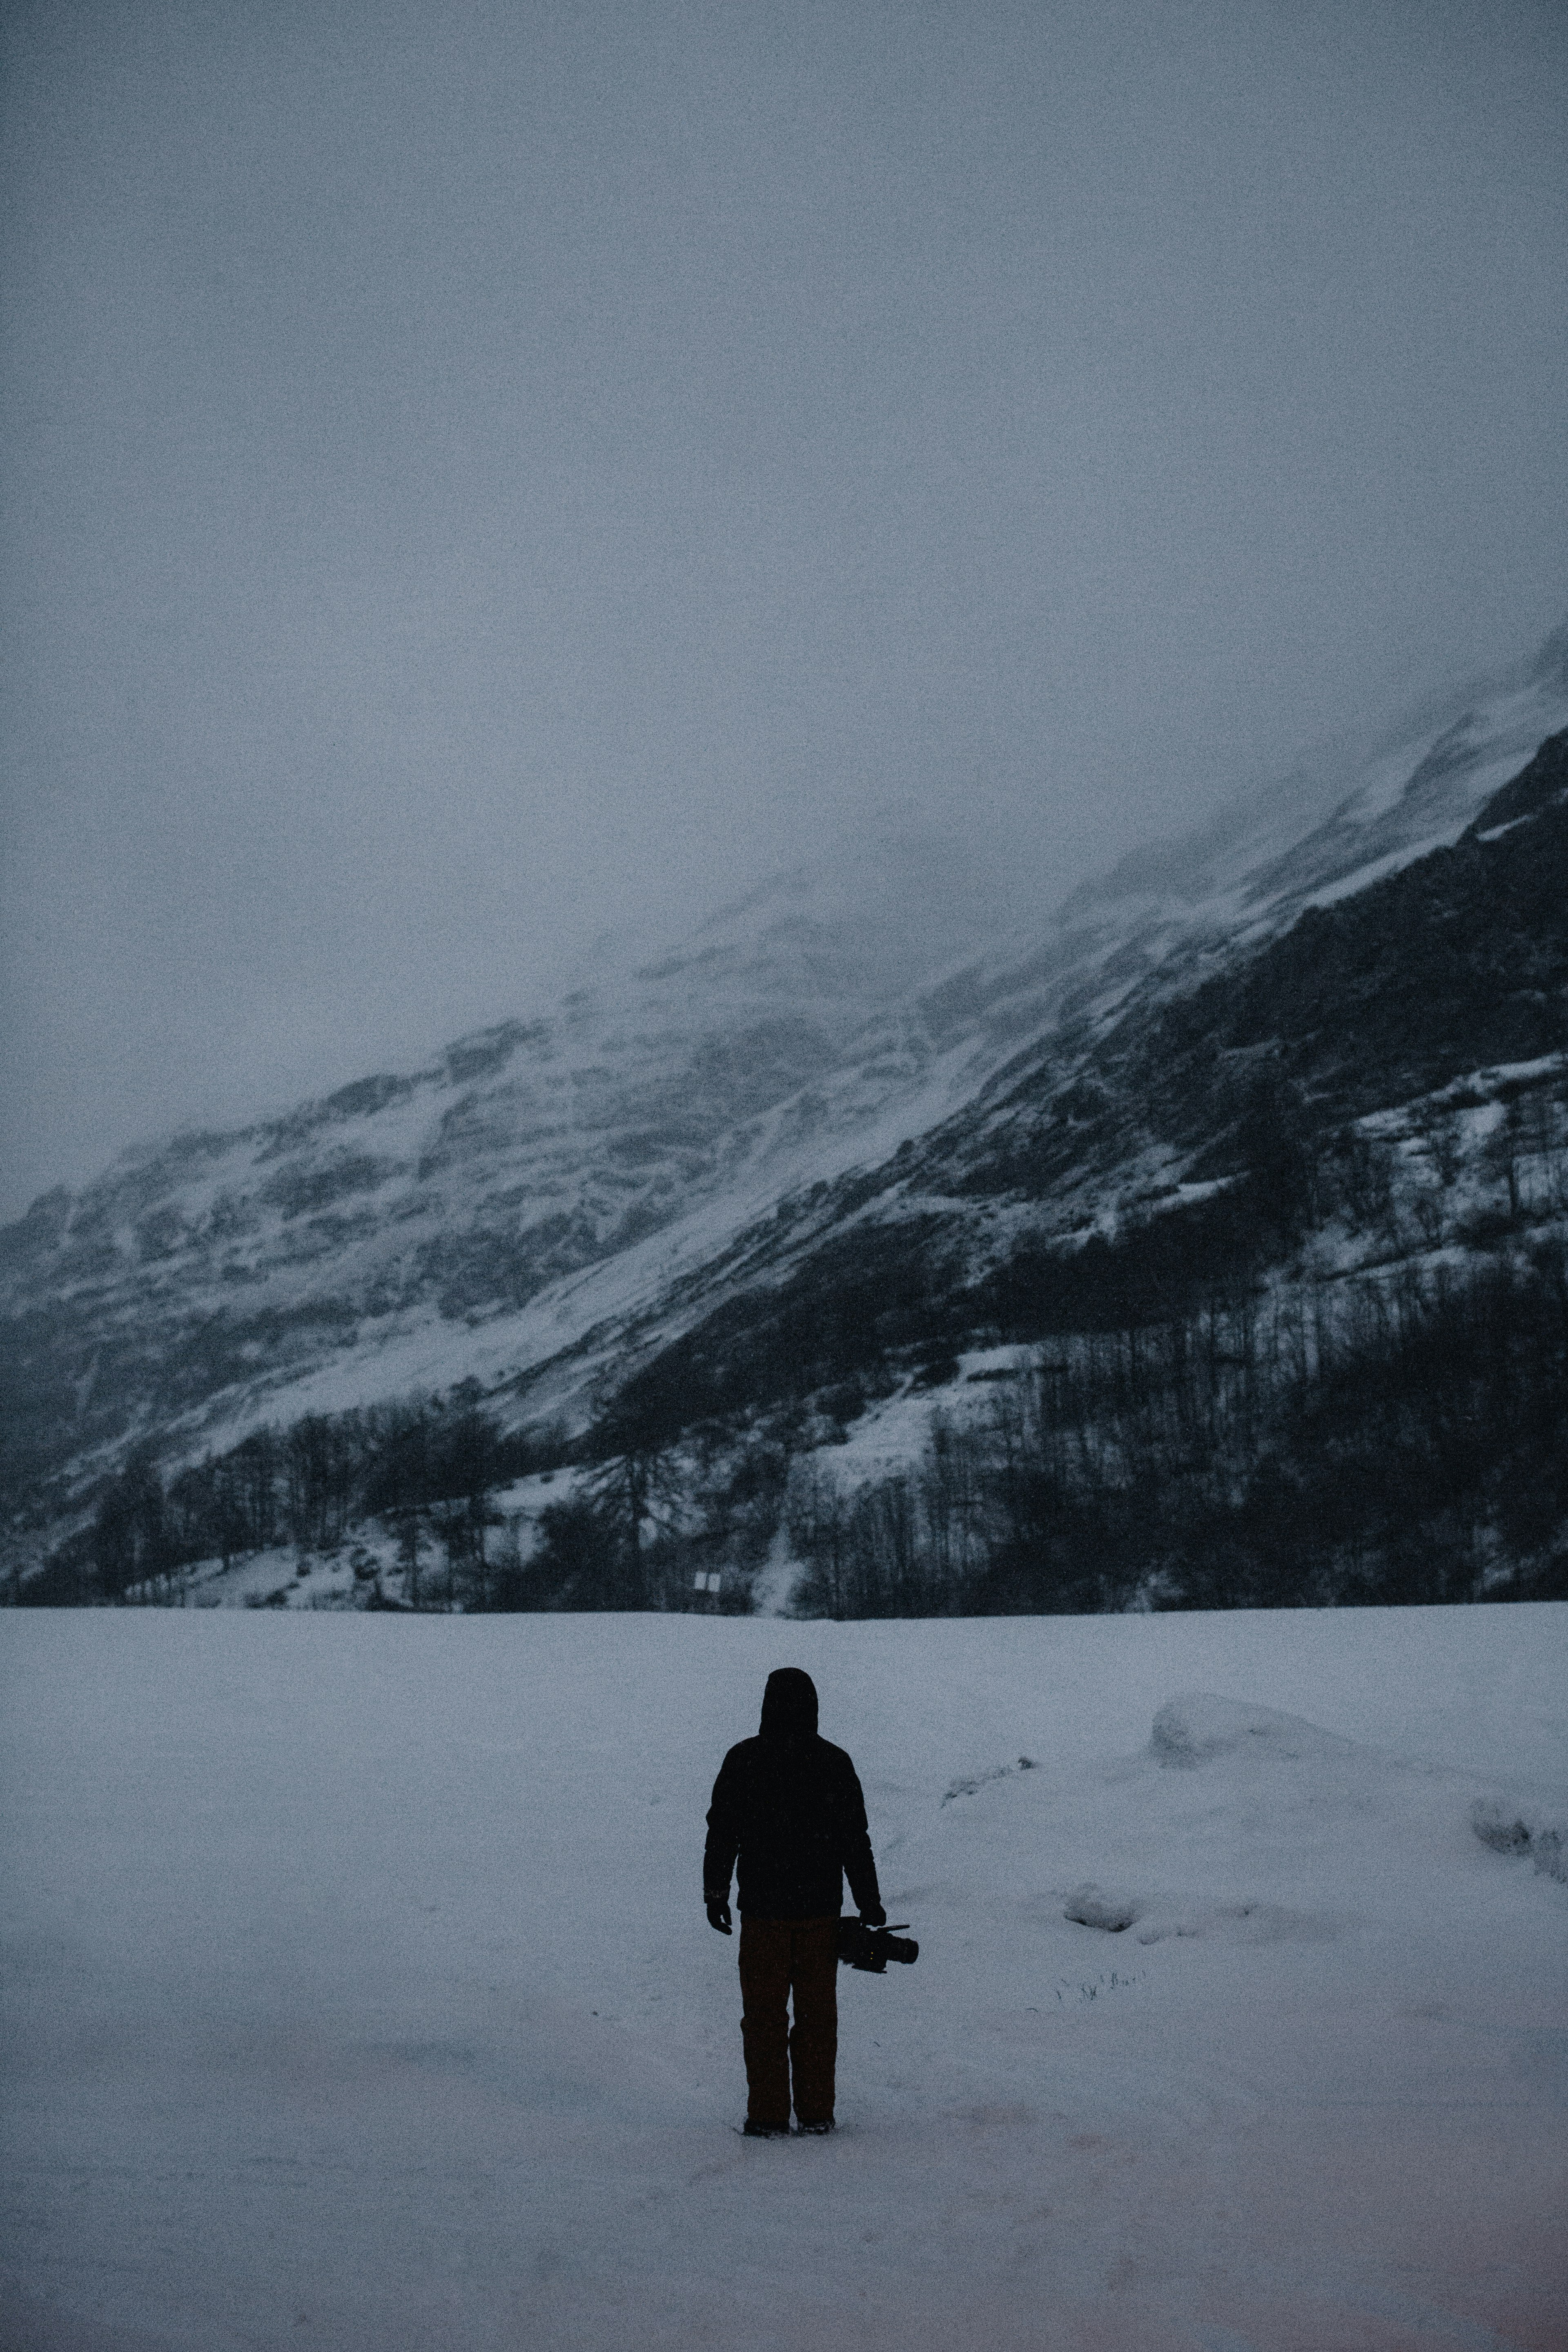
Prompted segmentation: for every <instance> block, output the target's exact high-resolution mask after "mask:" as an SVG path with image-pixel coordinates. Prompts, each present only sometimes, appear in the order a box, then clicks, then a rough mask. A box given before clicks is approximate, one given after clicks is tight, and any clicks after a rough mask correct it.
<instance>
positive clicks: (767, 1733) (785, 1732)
mask: <svg viewBox="0 0 1568 2352" xmlns="http://www.w3.org/2000/svg"><path fill="white" fill-rule="evenodd" d="M762 1737H763V1738H764V1739H812V1738H815V1737H816V1684H815V1683H814V1682H813V1681H812V1679H811V1676H810V1675H807V1674H803V1673H802V1671H801V1669H800V1668H799V1666H780V1667H779V1668H778V1669H777V1671H776V1672H775V1673H773V1674H771V1675H769V1676H768V1683H767V1688H766V1689H765V1690H764V1691H763V1722H762Z"/></svg>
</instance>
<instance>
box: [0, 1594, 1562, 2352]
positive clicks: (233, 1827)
mask: <svg viewBox="0 0 1568 2352" xmlns="http://www.w3.org/2000/svg"><path fill="white" fill-rule="evenodd" d="M779 1664H801V1665H804V1666H805V1667H806V1668H807V1669H808V1670H809V1671H810V1672H811V1673H812V1674H813V1675H815V1677H816V1681H817V1683H818V1686H819V1689H820V1691H821V1696H822V1719H823V1728H824V1730H825V1732H826V1735H827V1736H828V1737H829V1738H836V1739H837V1740H839V1741H840V1742H841V1743H842V1744H843V1745H845V1746H847V1748H849V1749H850V1751H851V1753H852V1754H853V1755H854V1756H855V1758H856V1759H857V1762H858V1765H859V1767H860V1770H861V1775H862V1778H863V1780H864V1782H865V1785H866V1790H867V1796H868V1802H869V1807H870V1813H871V1824H872V1834H873V1838H874V1841H875V1843H876V1845H877V1850H878V1854H879V1861H880V1863H881V1866H882V1874H883V1885H884V1889H885V1891H886V1894H887V1897H888V1902H889V1911H890V1914H891V1916H892V1917H893V1918H894V1919H899V1920H903V1919H907V1920H910V1922H911V1923H912V1925H913V1930H914V1932H915V1933H916V1934H917V1935H918V1936H919V1937H920V1938H921V1947H922V1949H921V1959H920V1963H919V1965H918V1966H917V1967H916V1968H914V1969H907V1970H900V1971H889V1975H888V1977H887V1978H885V1979H876V1978H867V1977H858V1976H854V1975H850V1974H848V1973H847V1972H846V1973H844V1974H843V1975H842V1976H841V1979H840V2020H841V2026H840V2032H841V2043H840V2067H839V2117H840V2126H841V2128H840V2131H839V2133H838V2135H837V2137H835V2138H833V2139H829V2140H826V2141H815V2140H808V2141H797V2140H791V2141H788V2142H784V2143H777V2144H768V2143H755V2142H746V2141H742V2139H741V2138H740V2137H737V2135H736V2132H735V2130H734V2126H735V2125H736V2124H737V2123H738V2122H739V2120H740V2116H741V2114H742V2100H743V2084H742V2069H741V2053H740V2037H739V2032H738V2030H737V2028H738V2016H739V2000H738V1994H737V1988H736V1982H735V1972H734V1946H733V1944H732V1943H728V1942H725V1941H723V1940H721V1938H720V1937H717V1936H714V1935H713V1934H712V1933H711V1932H710V1930H709V1928H708V1927H707V1926H706V1924H705V1923H704V1920H703V1916H702V1912H701V1907H700V1900H699V1881H700V1868H699V1863H700V1844H701V1832H702V1814H703V1811H704V1808H705V1806H706V1802H707V1795H708V1790H709V1786H710V1781H711V1778H712V1775H713V1772H714V1770H715V1769H716V1768H717V1765H718V1762H719V1759H720V1757H721V1754H722V1751H723V1749H724V1748H725V1747H726V1746H727V1745H728V1744H729V1743H730V1742H731V1741H732V1740H734V1739H736V1738H741V1737H743V1736H744V1735H746V1734H747V1733H749V1732H750V1731H751V1730H752V1729H753V1728H754V1727H755V1720H756V1711H757V1704H758V1701H759V1698H760V1695H761V1690H762V1684H763V1676H764V1675H765V1674H766V1672H767V1670H768V1669H769V1668H770V1667H772V1666H774V1665H779ZM0 1672H3V1677H4V1689H3V1698H4V1732H3V1742H4V1747H3V1759H4V1788H5V1833H4V1853H3V1854H0V1861H3V1864H4V1869H5V1894H4V1898H3V1900H4V1908H5V1947H4V1949H5V2007H6V2012H7V2017H6V2024H7V2033H6V2042H5V2060H4V2088H5V2125H4V2132H5V2167H4V2172H5V2188H4V2209H3V2210H4V2238H3V2243H0V2280H3V2282H4V2287H3V2306H4V2320H3V2322H0V2344H4V2345H5V2347H13V2348H14V2352H42V2347H48V2352H171V2347H182V2352H242V2348H243V2352H281V2347H285V2346H288V2347H311V2346H316V2347H322V2352H339V2347H341V2352H372V2347H374V2352H490V2348H491V2347H498V2352H499V2347H509V2352H510V2347H528V2352H532V2347H539V2352H556V2347H561V2352H565V2347H582V2352H611V2347H616V2352H619V2347H634V2346H635V2347H668V2352H676V2348H677V2347H681V2352H684V2348H685V2347H703V2346H715V2347H717V2346H721V2345H730V2344H737V2345H745V2346H747V2347H756V2352H796V2348H797V2347H806V2346H811V2347H817V2346H819V2345H822V2344H824V2343H832V2342H839V2341H843V2342H848V2343H852V2344H854V2345H857V2346H863V2347H869V2352H893V2347H910V2352H922V2347H942V2352H946V2347H970V2346H975V2347H986V2352H1022V2347H1029V2352H1047V2347H1073V2352H1189V2347H1191V2352H1247V2347H1255V2352H1264V2347H1268V2352H1363V2347H1366V2352H1396V2347H1397V2352H1403V2347H1455V2352H1486V2347H1501V2346H1509V2347H1530V2352H1562V2347H1563V2346H1564V2345H1568V2317H1565V2316H1564V2314H1568V2252H1565V2245H1568V2233H1565V2232H1564V2231H1563V2214H1564V2212H1565V2211H1568V2177H1565V2175H1568V2166H1565V2160H1564V2157H1565V2149H1568V2132H1565V2129H1564V2126H1565V2124H1568V2030H1565V2020H1564V1988H1565V1981H1568V1966H1565V1963H1568V1887H1565V1886H1564V1885H1563V1884H1562V1883H1561V1881H1560V1879H1559V1877H1557V1876H1555V1875H1553V1874H1552V1871H1553V1867H1555V1868H1556V1869H1557V1870H1561V1868H1562V1866H1563V1865H1562V1855H1561V1850H1560V1849H1556V1850H1554V1849H1553V1847H1552V1842H1551V1834H1550V1832H1551V1831H1552V1828H1553V1826H1555V1827H1557V1828H1559V1829H1561V1828H1563V1826H1564V1825H1565V1824H1568V1739H1565V1737H1564V1734H1565V1731H1568V1608H1563V1607H1556V1606H1538V1607H1524V1606H1515V1607H1508V1608H1504V1607H1498V1608H1475V1609H1468V1610H1452V1611H1449V1610H1422V1611H1414V1610H1412V1611H1401V1610H1388V1611H1357V1612H1343V1613H1340V1614H1319V1613H1312V1612H1292V1613H1287V1614H1279V1615H1263V1614H1258V1615H1251V1614H1243V1615H1234V1616H1224V1617H1218V1616H1152V1617H1121V1618H1105V1617H1101V1618H1081V1619H1072V1620H1059V1619H1058V1620H1053V1619H1028V1620H1014V1621H1007V1622H994V1621H993V1622H957V1623H918V1624H912V1623H911V1624H898V1623H895V1624H862V1625H842V1626H840V1625H832V1624H826V1623H803V1624H794V1623H786V1622H779V1621H758V1620H733V1619H718V1618H715V1619H703V1618H696V1617H687V1618H660V1617H641V1618H623V1617H575V1618H573V1617H548V1618H526V1617H524V1618H519V1617H480V1618H461V1617H450V1618H448V1617H434V1618H406V1617H396V1616H390V1617H389V1616H371V1617H365V1616H343V1615H332V1614H329V1613H326V1612H320V1613H310V1612H297V1613H290V1614H283V1613H274V1612H266V1613H258V1612H217V1611H211V1612H208V1611H202V1612H195V1611H193V1612H164V1611H147V1612H141V1611H125V1612H58V1613H55V1612H36V1613H35V1612H6V1614H5V1616H4V1617H0ZM1194 1694H1207V1695H1210V1696H1207V1697H1205V1698H1203V1699H1202V1700H1199V1699H1198V1698H1196V1697H1194V1696H1193V1695H1194ZM1172 1702H1178V1703H1177V1704H1175V1705H1173V1704H1172ZM1220 1702H1224V1703H1223V1704H1222V1703H1220ZM1268 1710H1273V1711H1275V1712H1274V1713H1272V1714H1270V1713H1269V1712H1268ZM1281 1717H1285V1718H1289V1719H1286V1720H1281V1719H1280V1718H1281ZM1025 1758H1027V1759H1030V1762H1029V1764H1028V1765H1027V1766H1025V1765H1024V1764H1023V1762H1022V1760H1021V1759H1025ZM1478 1801H1479V1802H1480V1803H1481V1805H1482V1807H1483V1808H1486V1807H1490V1808H1491V1809H1492V1811H1490V1812H1487V1811H1484V1810H1483V1812H1482V1815H1481V1820H1482V1822H1483V1825H1485V1824H1486V1823H1488V1822H1490V1823H1491V1825H1492V1829H1491V1834H1492V1839H1493V1843H1490V1844H1489V1843H1486V1842H1485V1841H1484V1840H1483V1839H1482V1838H1481V1837H1480V1836H1479V1835H1478V1834H1477V1833H1476V1830H1475V1828H1474V1826H1473V1822H1472V1814H1473V1809H1474V1807H1475V1806H1476V1804H1477V1802H1478ZM1515 1821H1522V1822H1523V1823H1524V1824H1525V1828H1526V1830H1527V1831H1532V1832H1533V1836H1534V1843H1533V1848H1532V1849H1531V1850H1528V1851H1527V1850H1524V1847H1523V1833H1522V1832H1521V1836H1520V1837H1519V1838H1516V1839H1515V1840H1514V1841H1513V1843H1514V1845H1515V1846H1516V1847H1518V1848H1519V1849H1520V1850H1518V1851H1513V1852H1510V1851H1508V1850H1507V1848H1508V1845H1509V1839H1508V1836H1507V1834H1506V1833H1507V1832H1508V1830H1509V1828H1510V1825H1511V1824H1512V1823H1513V1822H1515ZM1537 1863H1540V1864H1546V1865H1548V1866H1547V1867H1537V1866H1536V1864H1537ZM1073 1912H1077V1913H1079V1914H1080V1915H1082V1916H1081V1917H1080V1918H1074V1917H1071V1916H1067V1915H1068V1914H1070V1913H1073ZM1096 1919H1098V1920H1100V1921H1101V1922H1103V1923H1104V1924H1101V1925H1092V1924H1084V1922H1085V1921H1092V1920H1096ZM1122 1921H1125V1922H1126V1923H1127V1924H1125V1925H1123V1926H1121V1927H1120V1931H1119V1932H1114V1931H1113V1929H1114V1928H1115V1927H1116V1923H1118V1922H1122Z"/></svg>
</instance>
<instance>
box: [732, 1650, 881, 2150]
mask: <svg viewBox="0 0 1568 2352" xmlns="http://www.w3.org/2000/svg"><path fill="white" fill-rule="evenodd" d="M737 1857H739V1861H740V1885H739V1890H738V1901H739V1904H740V1909H741V2009H742V2015H741V2041H742V2048H743V2049H744V2052H745V2057H746V2094H747V2096H746V2121H745V2125H744V2129H745V2131H746V2133H747V2134H748V2135H749V2137H752V2138H753V2139H773V2138H777V2137H781V2136H782V2135H784V2134H785V2133H787V2132H788V2130H789V2113H790V2092H791V2084H792V2077H793V2084H794V2094H795V2120H796V2122H797V2124H798V2126H799V2128H800V2129H801V2130H802V2131H803V2132H830V2131H831V2130H832V2129H833V2092H834V2079H833V2078H834V2066H835V2063H836V2060H837V2053H838V1913H839V1906H840V1904H841V1903H842V1901H843V1896H844V1877H845V1874H846V1873H847V1874H848V1878H849V1891H850V1893H851V1894H852V1895H853V1896H854V1898H855V1901H856V1903H857V1904H858V1906H859V1912H860V1916H861V1919H862V1920H863V1921H864V1923H865V1925H866V1926H867V1927H883V1926H885V1925H886V1923H887V1917H888V1915H887V1913H886V1912H885V1911H884V1910H883V1908H882V1899H881V1896H880V1895H879V1893H878V1890H877V1865H876V1864H875V1862H874V1861H873V1860H872V1858H871V1841H870V1838H869V1836H868V1833H867V1829H866V1801H865V1799H864V1797H862V1795H861V1793H860V1783H859V1780H858V1779H857V1777H856V1772H855V1767H854V1765H853V1764H852V1763H851V1762H850V1760H849V1759H848V1757H847V1755H846V1754H845V1752H844V1750H843V1748H834V1747H832V1746H831V1745H830V1744H829V1743H828V1741H826V1739H822V1738H818V1737H817V1730H816V1684H815V1683H814V1682H813V1681H812V1679H811V1676H810V1675H807V1674H803V1673H802V1672H801V1670H800V1668H799V1667H798V1666H781V1667H780V1668H779V1669H778V1671H777V1673H776V1674H771V1675H769V1676H768V1681H767V1688H766V1689H765V1690H764V1691H763V1720H762V1727H761V1729H760V1730H759V1732H758V1734H757V1737H756V1738H754V1739H742V1741H741V1743H740V1745H739V1746H738V1747H736V1748H731V1750H730V1752H729V1754H728V1755H727V1756H726V1757H725V1759H724V1761H723V1763H722V1765H721V1767H720V1770H719V1778H718V1779H717V1780H715V1782H714V1783H713V1802H712V1804H711V1805H710V1808H709V1812H708V1843H707V1846H706V1848H705V1849H704V1852H703V1856H702V1899H703V1902H704V1903H705V1905H706V1906H707V1910H708V1924H709V1926H710V1927H716V1928H717V1929H718V1931H719V1933H720V1935H721V1936H727V1935H729V1934H730V1932H731V1927H730V1874H731V1870H733V1868H734V1867H735V1864H736V1859H737ZM792 1994H793V1995H794V1998H795V2030H794V2032H789V2031H788V2012H789V2000H790V1997H791V1995H792Z"/></svg>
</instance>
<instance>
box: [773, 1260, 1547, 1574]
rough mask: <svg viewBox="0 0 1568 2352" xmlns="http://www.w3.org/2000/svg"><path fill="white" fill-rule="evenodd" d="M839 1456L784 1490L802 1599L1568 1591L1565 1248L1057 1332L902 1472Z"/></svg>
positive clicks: (939, 1422)
mask: <svg viewBox="0 0 1568 2352" xmlns="http://www.w3.org/2000/svg"><path fill="white" fill-rule="evenodd" d="M829 1459H830V1456H828V1455H826V1454H816V1455H813V1456H810V1457H808V1458H807V1459H806V1460H805V1461H804V1462H802V1463H801V1464H800V1465H798V1467H797V1470H796V1473H795V1477H794V1478H793V1480H792V1483H791V1487H790V1492H789V1498H788V1510H789V1515H790V1528H791V1534H792V1538H793V1543H794V1548H795V1550H796V1552H797V1554H798V1555H799V1556H800V1557H801V1558H802V1559H805V1561H806V1563H807V1572H806V1576H805V1580H804V1583H803V1586H802V1588H801V1589H800V1591H799V1593H798V1596H797V1606H798V1607H799V1608H800V1609H801V1610H803V1611H804V1612H808V1613H812V1614H824V1615H829V1616H835V1617H868V1616H908V1615H942V1614H973V1613H984V1612H1034V1611H1052V1612H1059V1611H1081V1610H1104V1609H1124V1608H1128V1607H1135V1606H1147V1607H1155V1608H1216V1609H1217V1608H1236V1607H1274V1608H1278V1607H1292V1606H1321V1605H1326V1604H1332V1603H1347V1602H1349V1603H1356V1602H1363V1603H1364V1602H1383V1603H1392V1602H1409V1601H1471V1600H1476V1599H1479V1598H1484V1597H1489V1596H1495V1597H1499V1598H1508V1597H1542V1598H1546V1597H1555V1598H1568V1262H1565V1258H1564V1252H1563V1245H1562V1244H1561V1243H1560V1242H1556V1241H1552V1242H1548V1243H1546V1244H1542V1246H1540V1247H1539V1248H1538V1249H1537V1250H1536V1251H1535V1252H1534V1253H1533V1255H1532V1256H1531V1259H1530V1260H1529V1261H1528V1262H1527V1263H1523V1264H1521V1263H1511V1264H1510V1263H1503V1264H1497V1265H1489V1266H1488V1267H1486V1268H1485V1269H1483V1270H1482V1271H1480V1272H1479V1273H1474V1274H1471V1275H1469V1276H1468V1277H1460V1276H1456V1275H1455V1274H1453V1273H1452V1272H1451V1271H1450V1270H1449V1269H1447V1268H1446V1267H1445V1266H1443V1265H1438V1266H1437V1267H1436V1269H1435V1270H1433V1271H1429V1272H1426V1273H1425V1274H1424V1273H1423V1272H1422V1271H1421V1270H1420V1269H1419V1268H1418V1267H1416V1266H1415V1265H1405V1266H1404V1267H1402V1268H1400V1269H1399V1270H1398V1271H1397V1272H1396V1273H1395V1274H1394V1275H1392V1276H1388V1277H1385V1278H1383V1279H1378V1278H1373V1277H1361V1278H1357V1279H1352V1280H1347V1281H1342V1282H1335V1283H1330V1282H1320V1283H1317V1284H1310V1283H1309V1284H1302V1285H1300V1286H1290V1287H1288V1288H1282V1289H1280V1290H1279V1291H1276V1292H1273V1293H1263V1292H1259V1291H1256V1290H1252V1289H1244V1290H1240V1291H1237V1292H1235V1293H1232V1294H1230V1295H1229V1296H1223V1295H1216V1296H1215V1297H1212V1298H1211V1299H1210V1300H1209V1301H1208V1302H1207V1304H1206V1305H1205V1307H1204V1308H1203V1310H1202V1311H1201V1312H1200V1313H1198V1314H1197V1315H1195V1316H1193V1317H1190V1318H1179V1319H1173V1320H1172V1321H1170V1322H1168V1323H1166V1324H1163V1325H1157V1326H1152V1327H1143V1328H1139V1327H1137V1326H1131V1325H1130V1326H1129V1327H1127V1328H1124V1329H1121V1330H1118V1331H1101V1332H1089V1333H1078V1334H1064V1335H1061V1336H1059V1337H1058V1338H1057V1339H1052V1340H1050V1341H1048V1342H1046V1343H1044V1344H1042V1345H1041V1346H1039V1347H1038V1348H1037V1349H1033V1350H1029V1351H1026V1352H1022V1353H1021V1360H1020V1364H1019V1367H1018V1370H1016V1374H1014V1375H1013V1376H1011V1377H1009V1378H1006V1379H1004V1380H1001V1381H996V1382H995V1383H994V1385H993V1388H992V1391H991V1402H990V1408H989V1410H988V1411H986V1412H983V1413H979V1414H977V1415H975V1416H974V1417H973V1418H972V1419H969V1420H966V1421H964V1422H963V1423H958V1422H955V1421H953V1420H952V1419H947V1418H943V1417H941V1416H939V1417H937V1418H936V1419H935V1420H934V1423H933V1427H932V1431H931V1439H930V1443H929V1444H928V1446H927V1448H926V1450H925V1453H924V1454H923V1456H922V1458H921V1460H920V1462H919V1463H918V1464H917V1465H915V1467H914V1468H913V1469H911V1470H910V1472H908V1473H905V1474H900V1475H895V1476H891V1477H889V1478H885V1479H883V1480H880V1481H879V1482H877V1483H875V1484H873V1485H871V1486H865V1487H861V1488H859V1489H858V1490H857V1491H854V1492H849V1493H847V1492H845V1491H843V1490H842V1489H841V1488H840V1487H839V1486H838V1485H837V1482H836V1481H835V1480H834V1478H833V1477H832V1475H831V1474H830V1472H829V1470H828V1468H827V1466H826V1465H827V1463H828V1461H829Z"/></svg>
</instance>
